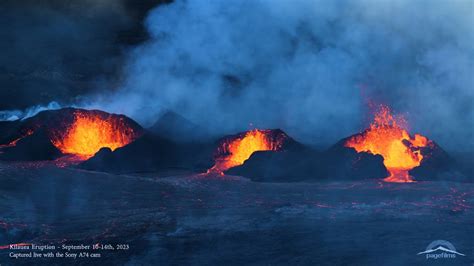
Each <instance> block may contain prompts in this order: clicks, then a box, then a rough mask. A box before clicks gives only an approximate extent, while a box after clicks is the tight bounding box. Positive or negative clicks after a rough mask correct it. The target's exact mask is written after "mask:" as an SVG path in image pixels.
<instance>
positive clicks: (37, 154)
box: [0, 129, 62, 161]
mask: <svg viewBox="0 0 474 266" xmlns="http://www.w3.org/2000/svg"><path fill="white" fill-rule="evenodd" d="M0 152H1V153H0V160H5V161H50V160H55V159H57V158H59V157H60V156H62V153H61V151H59V150H58V149H57V148H56V147H55V146H54V145H53V144H52V143H51V141H50V139H49V136H48V134H47V133H46V132H45V130H43V129H40V130H37V131H35V132H34V133H33V134H32V135H29V136H26V137H24V138H22V139H20V140H19V141H18V142H17V143H16V145H15V146H12V147H8V148H3V149H1V150H0Z"/></svg>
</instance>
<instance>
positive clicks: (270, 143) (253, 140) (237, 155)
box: [208, 129, 283, 173]
mask: <svg viewBox="0 0 474 266" xmlns="http://www.w3.org/2000/svg"><path fill="white" fill-rule="evenodd" d="M270 135H271V130H259V129H254V130H251V131H248V132H246V133H245V135H243V136H242V137H238V138H236V139H232V140H228V141H224V143H222V145H221V147H219V153H220V154H224V155H223V156H218V157H217V158H216V164H215V165H214V166H213V167H212V168H211V169H209V170H208V173H222V172H224V171H226V170H228V169H230V168H232V167H235V166H238V165H241V164H243V163H244V162H245V161H246V160H247V159H248V158H250V156H251V155H252V154H253V153H254V152H256V151H276V150H280V149H281V146H282V143H283V141H282V139H273V138H272V137H271V136H270Z"/></svg>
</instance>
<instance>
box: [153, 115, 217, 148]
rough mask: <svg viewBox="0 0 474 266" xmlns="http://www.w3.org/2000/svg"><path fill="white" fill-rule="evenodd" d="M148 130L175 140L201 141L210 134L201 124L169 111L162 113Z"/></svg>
mask: <svg viewBox="0 0 474 266" xmlns="http://www.w3.org/2000/svg"><path fill="white" fill-rule="evenodd" d="M148 131H149V132H150V133H151V134H154V135H157V136H161V137H164V138H167V139H171V140H173V141H177V142H191V141H202V140H204V139H208V138H209V135H210V134H209V132H207V131H206V130H205V129H204V128H202V127H201V126H199V125H197V124H195V123H193V122H191V121H189V120H188V119H186V118H184V117H183V116H181V115H179V114H177V113H175V112H171V111H168V112H166V113H164V114H163V115H162V116H161V117H160V118H159V119H158V120H157V121H156V122H155V124H154V125H153V126H151V127H150V128H148Z"/></svg>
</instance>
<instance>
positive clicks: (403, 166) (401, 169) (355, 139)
mask: <svg viewBox="0 0 474 266" xmlns="http://www.w3.org/2000/svg"><path fill="white" fill-rule="evenodd" d="M405 125H406V123H405V121H404V120H403V118H399V119H396V118H394V117H393V116H392V114H391V111H390V109H389V108H388V107H387V106H381V108H380V110H379V111H378V112H377V113H376V114H375V118H374V121H373V122H372V123H371V124H370V127H369V128H368V129H366V130H365V131H364V132H362V133H361V134H357V135H354V136H352V137H350V138H349V140H347V142H346V143H345V146H346V147H350V148H354V149H355V150H356V151H357V152H368V153H372V154H378V155H381V156H382V157H383V159H384V160H383V163H384V165H385V168H387V170H388V172H389V173H390V175H389V176H388V177H386V178H385V179H384V181H386V182H398V183H404V182H414V181H413V179H412V177H411V176H410V175H409V173H408V171H409V170H411V169H413V168H415V167H417V166H419V165H420V164H421V162H422V160H423V154H422V153H421V148H423V147H426V146H428V145H431V143H432V142H431V141H430V140H428V138H426V137H424V136H422V135H419V134H415V136H414V137H411V136H410V135H409V133H408V131H407V130H406V126H405Z"/></svg>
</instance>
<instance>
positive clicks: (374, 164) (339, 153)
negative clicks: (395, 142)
mask: <svg viewBox="0 0 474 266" xmlns="http://www.w3.org/2000/svg"><path fill="white" fill-rule="evenodd" d="M346 141H347V138H346V139H343V140H340V141H339V142H338V143H336V144H335V145H333V146H332V147H331V148H329V149H328V150H326V151H325V152H324V153H323V157H324V158H323V159H322V160H323V161H324V165H325V167H324V169H325V173H324V175H325V176H327V177H328V178H330V179H343V180H361V179H374V178H384V177H387V176H388V175H389V174H388V172H387V169H386V168H385V166H384V164H383V157H382V156H380V155H373V154H370V153H358V152H357V151H355V150H354V149H352V148H347V147H345V146H344V143H345V142H346Z"/></svg>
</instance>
